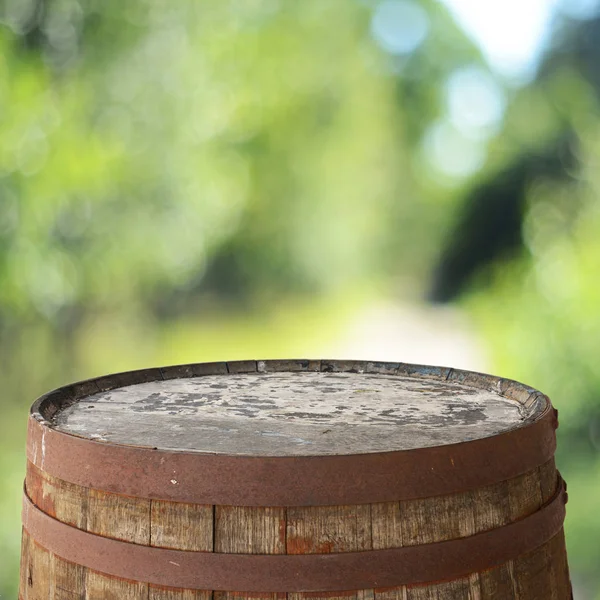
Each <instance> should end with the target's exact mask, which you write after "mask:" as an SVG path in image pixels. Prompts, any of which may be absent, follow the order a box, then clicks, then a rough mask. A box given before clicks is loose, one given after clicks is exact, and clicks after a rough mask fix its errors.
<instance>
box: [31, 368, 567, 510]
mask: <svg viewBox="0 0 600 600" xmlns="http://www.w3.org/2000/svg"><path fill="white" fill-rule="evenodd" d="M361 368H362V369H363V372H368V373H380V374H382V375H392V376H393V375H399V376H409V377H411V376H413V377H420V378H433V379H441V380H447V381H456V382H458V383H461V384H463V385H467V386H470V387H478V388H479V389H487V390H489V391H494V392H496V393H499V394H500V395H502V396H504V397H506V398H508V399H511V400H514V401H517V402H519V403H520V404H521V405H522V406H524V408H525V410H527V411H528V413H529V415H528V418H527V419H526V420H525V421H524V422H521V423H520V424H519V426H518V427H515V428H511V429H508V430H506V431H504V432H501V433H499V434H496V435H494V436H488V437H483V438H478V439H475V440H470V441H463V442H458V443H453V444H446V445H440V446H429V447H423V448H414V449H408V450H392V451H387V452H373V453H367V454H348V455H312V456H311V455H306V456H304V455H303V456H247V455H246V456H244V455H226V454H214V453H206V452H198V451H186V450H161V449H157V448H151V447H143V446H133V445H126V444H117V443H113V442H110V443H107V442H99V441H95V440H92V439H90V438H85V437H83V436H77V435H73V434H71V433H65V432H62V431H59V430H57V429H54V428H52V427H51V425H52V423H51V422H50V421H49V420H48V418H50V419H51V418H52V416H53V415H54V414H56V412H57V411H58V410H59V409H60V408H62V407H64V406H67V405H68V404H69V403H72V402H76V401H78V400H80V399H82V398H85V397H86V396H89V395H91V394H93V393H98V392H99V391H105V390H107V389H114V388H115V387H122V386H126V385H133V384H135V383H143V382H147V381H155V380H158V379H159V378H162V379H170V378H171V379H172V378H174V377H197V376H202V375H214V374H223V375H224V374H228V373H229V374H237V373H251V372H278V371H279V372H281V371H299V370H305V371H309V370H310V371H317V370H319V371H324V372H344V371H345V372H352V371H356V372H357V370H358V369H361ZM107 386H112V387H107ZM100 388H102V389H100ZM52 411H54V412H52ZM43 412H46V416H44V414H43ZM50 413H52V414H50ZM47 417H48V418H47ZM557 426H558V422H557V413H556V411H555V410H554V409H553V407H552V404H551V402H550V399H549V398H548V397H547V396H545V395H544V394H542V393H541V392H538V391H537V390H534V389H533V388H529V387H528V386H525V385H524V384H521V383H518V382H515V381H512V380H508V379H503V378H499V377H495V376H492V375H486V374H482V373H476V372H472V371H462V370H454V369H450V368H448V367H432V366H426V365H412V364H407V363H386V362H367V361H342V360H336V361H330V360H319V361H315V360H307V359H305V360H275V361H236V362H230V363H196V364H191V365H176V366H172V367H165V368H162V369H160V368H159V369H144V370H139V371H129V372H126V373H118V374H115V375H109V376H105V377H98V378H94V379H89V380H86V381H82V382H79V383H75V384H71V385H69V386H65V387H63V388H59V389H58V390H54V391H53V392H49V393H48V394H46V395H44V396H42V397H41V398H39V399H38V400H37V401H36V402H35V403H34V405H33V406H32V409H31V415H30V419H29V432H28V443H27V456H28V459H29V460H30V461H31V462H32V463H33V464H34V465H35V466H36V467H38V468H40V469H41V470H43V471H46V472H47V473H49V474H50V475H52V476H54V477H57V478H59V479H62V480H64V481H67V482H70V483H75V484H77V485H82V486H84V487H89V488H95V489H100V490H103V491H107V492H112V493H117V494H123V495H127V496H134V497H144V498H154V499H162V500H170V501H176V502H191V503H198V504H215V505H219V504H221V505H222V504H225V505H239V506H318V505H340V504H362V503H373V502H388V501H396V500H404V499H414V498H424V497H430V496H436V495H443V494H449V493H454V492H461V491H466V490H469V489H474V488H477V487H482V486H484V485H489V484H492V483H497V482H499V481H504V480H507V479H511V478H512V477H517V476H519V475H521V474H523V473H525V472H527V471H530V470H532V469H534V468H536V467H538V466H540V465H542V464H544V463H545V462H547V461H548V460H550V459H551V458H552V457H553V456H554V451H555V449H556V436H555V429H556V427H557Z"/></svg>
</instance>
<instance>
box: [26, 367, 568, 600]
mask: <svg viewBox="0 0 600 600" xmlns="http://www.w3.org/2000/svg"><path fill="white" fill-rule="evenodd" d="M557 424H558V423H557V416H556V411H555V410H554V409H553V408H552V406H551V403H550V401H549V399H548V398H547V397H546V396H544V395H543V394H541V393H539V392H537V391H535V390H532V389H530V388H527V387H526V386H524V385H521V384H519V383H516V382H514V381H509V380H506V379H500V378H497V377H492V376H489V375H482V374H477V373H471V372H466V371H458V370H454V369H447V368H440V367H426V366H417V365H408V364H398V363H374V362H350V361H312V360H293V361H258V362H256V361H243V362H230V363H211V364H196V365H186V366H176V367H167V368H163V369H151V370H145V371H136V372H131V373H125V374H119V375H111V376H107V377H101V378H98V379H94V380H90V381H85V382H82V383H78V384H74V385H71V386H67V387H65V388H61V389H59V390H56V391H54V392H51V393H50V394H48V395H46V396H44V397H42V398H41V399H39V400H38V401H37V402H36V403H35V404H34V406H33V408H32V412H31V417H30V420H29V431H28V446H27V456H28V465H27V477H26V486H25V494H24V508H23V544H22V563H21V564H22V566H21V584H20V597H21V598H22V599H23V600H48V599H69V600H71V599H81V600H83V599H85V600H111V599H114V600H117V599H118V600H142V599H143V600H148V599H151V600H176V599H177V600H192V599H194V600H212V599H213V598H214V599H215V600H216V599H219V600H221V599H222V600H225V599H227V600H234V599H242V598H265V599H267V598H271V599H274V600H275V599H277V600H278V599H281V598H286V597H287V598H289V599H290V600H302V599H304V598H310V599H312V600H315V599H318V598H352V599H356V600H359V599H360V600H366V599H373V600H428V599H431V600H433V599H461V600H462V599H464V600H467V599H471V600H476V599H486V600H487V599H497V600H508V599H521V600H525V599H526V600H534V599H539V600H542V599H543V600H551V599H553V600H567V599H569V598H571V597H572V595H571V586H570V582H569V574H568V567H567V559H566V553H565V542H564V536H563V527H562V525H563V520H564V516H565V502H566V491H565V487H564V482H563V481H562V479H561V478H560V476H559V475H558V472H557V471H556V468H555V464H554V451H555V446H556V440H555V429H556V427H557Z"/></svg>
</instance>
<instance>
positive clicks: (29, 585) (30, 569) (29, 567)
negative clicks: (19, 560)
mask: <svg viewBox="0 0 600 600" xmlns="http://www.w3.org/2000/svg"><path fill="white" fill-rule="evenodd" d="M26 535H27V534H26ZM28 537H29V536H28ZM26 547H27V556H26V558H25V563H26V564H25V567H24V572H23V575H22V577H23V585H24V588H23V589H22V590H21V594H22V596H23V599H24V600H50V599H52V598H54V589H55V584H54V563H53V561H52V555H51V554H50V553H49V552H47V551H46V550H45V549H44V548H42V547H41V546H39V545H38V544H36V543H35V541H34V540H33V539H31V538H30V539H29V540H28V542H27V543H26Z"/></svg>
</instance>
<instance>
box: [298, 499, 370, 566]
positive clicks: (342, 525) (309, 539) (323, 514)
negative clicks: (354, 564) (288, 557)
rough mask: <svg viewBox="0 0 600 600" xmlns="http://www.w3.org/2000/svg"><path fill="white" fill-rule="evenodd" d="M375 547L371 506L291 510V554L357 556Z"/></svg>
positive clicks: (314, 507) (308, 507)
mask: <svg viewBox="0 0 600 600" xmlns="http://www.w3.org/2000/svg"><path fill="white" fill-rule="evenodd" d="M371 547H372V543H371V506H370V505H369V504H363V505H350V506H305V507H297V506H296V507H291V508H288V515H287V553H288V554H324V553H329V552H356V551H359V550H370V549H371Z"/></svg>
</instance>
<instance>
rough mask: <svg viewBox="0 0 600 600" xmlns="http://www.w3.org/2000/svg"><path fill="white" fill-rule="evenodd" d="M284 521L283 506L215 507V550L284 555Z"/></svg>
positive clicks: (234, 552) (284, 511)
mask: <svg viewBox="0 0 600 600" xmlns="http://www.w3.org/2000/svg"><path fill="white" fill-rule="evenodd" d="M285 522H286V510H285V508H279V507H264V508H263V507H253V506H216V507H215V552H226V553H228V554H285Z"/></svg>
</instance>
